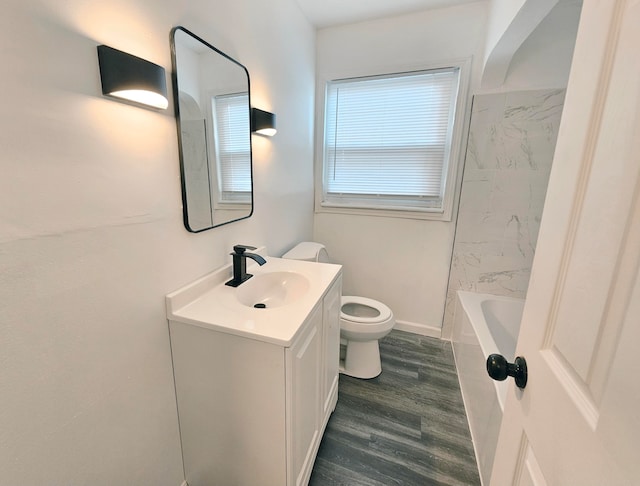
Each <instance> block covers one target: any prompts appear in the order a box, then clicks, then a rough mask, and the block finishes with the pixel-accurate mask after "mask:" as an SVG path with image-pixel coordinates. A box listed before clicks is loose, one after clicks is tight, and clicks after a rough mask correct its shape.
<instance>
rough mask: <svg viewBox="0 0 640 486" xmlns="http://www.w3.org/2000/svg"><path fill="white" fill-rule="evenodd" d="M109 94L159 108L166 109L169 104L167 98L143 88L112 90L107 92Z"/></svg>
mask: <svg viewBox="0 0 640 486" xmlns="http://www.w3.org/2000/svg"><path fill="white" fill-rule="evenodd" d="M109 95H110V96H115V97H116V98H122V99H125V100H129V101H133V102H135V103H142V104H143V105H148V106H153V107H154V108H159V109H161V110H166V109H167V107H168V106H169V100H167V98H165V97H164V96H162V95H161V94H159V93H154V92H153V91H147V90H143V89H127V90H122V91H114V92H112V93H109Z"/></svg>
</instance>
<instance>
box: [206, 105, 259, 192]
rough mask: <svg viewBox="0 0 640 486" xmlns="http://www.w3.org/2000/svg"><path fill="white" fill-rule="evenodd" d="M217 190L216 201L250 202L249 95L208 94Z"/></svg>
mask: <svg viewBox="0 0 640 486" xmlns="http://www.w3.org/2000/svg"><path fill="white" fill-rule="evenodd" d="M212 104H213V113H214V124H215V137H216V143H215V147H216V151H217V153H216V158H217V161H218V163H217V164H216V166H217V169H218V173H217V179H218V194H219V199H220V202H228V203H250V202H251V138H250V137H249V136H247V134H248V133H250V131H249V110H247V106H248V105H249V95H248V94H247V93H237V94H228V95H219V96H215V97H213V98H212Z"/></svg>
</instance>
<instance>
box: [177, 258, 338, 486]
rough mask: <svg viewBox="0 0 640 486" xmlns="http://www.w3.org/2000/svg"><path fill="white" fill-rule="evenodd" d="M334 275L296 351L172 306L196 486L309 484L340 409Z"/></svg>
mask: <svg viewBox="0 0 640 486" xmlns="http://www.w3.org/2000/svg"><path fill="white" fill-rule="evenodd" d="M305 263H307V262H305ZM313 265H320V264H315V263H314V264H313ZM334 267H336V268H337V269H334V274H333V277H331V276H330V275H329V277H331V280H330V281H329V283H328V284H325V286H324V288H323V289H321V290H318V294H320V295H319V296H318V297H319V298H316V301H315V305H313V307H312V308H311V310H310V311H308V313H307V315H306V317H305V318H304V319H303V320H302V323H301V325H299V326H298V328H297V330H296V331H295V333H294V334H293V337H292V339H291V342H290V343H284V344H282V343H279V342H277V341H275V342H274V340H273V339H270V338H268V337H267V338H265V337H264V336H252V335H251V334H250V333H249V332H243V333H242V335H239V334H240V333H238V332H235V331H232V332H228V331H227V330H225V329H224V326H220V325H215V326H209V325H204V324H202V323H196V322H195V318H194V317H193V316H195V312H191V311H190V310H189V309H188V308H187V307H188V306H184V309H185V310H181V309H178V308H175V309H173V310H172V309H171V306H170V305H169V303H168V306H167V308H168V316H169V327H170V333H171V348H172V355H173V365H174V375H175V383H176V395H177V401H178V416H179V420H180V434H181V440H182V449H183V458H184V467H185V475H186V480H187V483H188V484H189V486H211V485H224V486H233V485H237V486H245V485H261V486H284V485H287V486H294V485H295V486H299V485H306V484H307V483H308V481H309V477H310V475H311V471H312V469H313V463H314V461H315V457H316V454H317V451H318V447H319V445H320V441H321V439H322V434H323V432H324V429H325V427H326V424H327V421H328V419H329V416H330V415H331V412H332V411H333V409H334V408H335V404H336V402H337V393H338V388H337V384H338V361H339V347H340V297H341V286H342V281H341V276H340V268H339V267H337V266H334ZM329 277H328V278H329ZM170 297H171V296H168V302H169V298H170ZM311 304H312V303H310V306H311ZM260 310H262V314H258V313H256V314H255V315H262V316H268V315H269V314H267V312H269V309H260ZM260 310H258V311H257V312H259V311H260ZM274 310H275V309H274ZM265 311H266V312H265ZM189 312H191V314H189ZM272 315H274V314H272ZM285 315H287V313H286V312H283V313H282V316H285ZM283 318H284V317H283ZM272 325H274V326H277V325H278V324H277V322H273V323H272ZM256 326H258V324H256ZM246 327H250V326H246Z"/></svg>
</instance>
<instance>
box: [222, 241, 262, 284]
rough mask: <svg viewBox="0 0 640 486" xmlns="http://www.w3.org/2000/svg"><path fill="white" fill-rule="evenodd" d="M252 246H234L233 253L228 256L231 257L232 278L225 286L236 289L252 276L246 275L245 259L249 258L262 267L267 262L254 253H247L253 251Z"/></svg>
mask: <svg viewBox="0 0 640 486" xmlns="http://www.w3.org/2000/svg"><path fill="white" fill-rule="evenodd" d="M255 249H256V248H255V247H254V246H246V245H234V247H233V253H231V254H230V255H232V256H233V278H232V279H231V280H229V281H228V282H226V285H229V286H230V287H237V286H238V285H240V284H241V283H242V282H245V281H246V280H249V279H250V278H251V277H253V275H251V274H250V273H247V258H251V259H252V260H255V261H256V262H258V265H260V266H262V265H264V264H265V263H267V261H266V260H265V259H264V258H262V257H261V256H260V255H256V254H255V253H247V250H255Z"/></svg>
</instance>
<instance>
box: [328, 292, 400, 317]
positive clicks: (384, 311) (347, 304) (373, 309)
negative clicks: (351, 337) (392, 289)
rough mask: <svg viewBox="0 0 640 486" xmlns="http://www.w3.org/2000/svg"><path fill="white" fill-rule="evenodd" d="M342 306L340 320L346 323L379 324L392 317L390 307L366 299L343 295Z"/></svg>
mask: <svg viewBox="0 0 640 486" xmlns="http://www.w3.org/2000/svg"><path fill="white" fill-rule="evenodd" d="M341 304H342V305H341V306H340V318H341V319H344V320H345V321H351V322H361V323H377V322H384V321H386V320H388V319H390V318H391V316H392V312H391V309H389V307H387V306H386V305H384V304H383V303H382V302H378V301H377V300H373V299H368V298H366V297H356V296H354V295H343V296H342V302H341Z"/></svg>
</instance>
